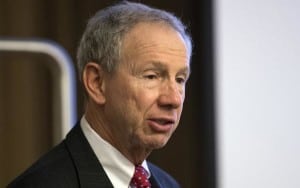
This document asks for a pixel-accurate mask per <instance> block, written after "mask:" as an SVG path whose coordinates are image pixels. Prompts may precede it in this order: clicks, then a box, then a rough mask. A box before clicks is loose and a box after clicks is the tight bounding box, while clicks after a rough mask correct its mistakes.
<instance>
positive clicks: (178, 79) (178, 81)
mask: <svg viewBox="0 0 300 188" xmlns="http://www.w3.org/2000/svg"><path fill="white" fill-rule="evenodd" d="M176 82H177V83H179V84H184V83H185V78H183V77H178V78H176Z"/></svg>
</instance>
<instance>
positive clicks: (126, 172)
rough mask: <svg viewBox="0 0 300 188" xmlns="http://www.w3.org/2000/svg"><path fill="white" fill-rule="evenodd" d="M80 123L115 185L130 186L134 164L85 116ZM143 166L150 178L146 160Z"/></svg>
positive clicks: (125, 187)
mask: <svg viewBox="0 0 300 188" xmlns="http://www.w3.org/2000/svg"><path fill="white" fill-rule="evenodd" d="M80 125H81V128H82V131H83V134H84V135H85V137H86V138H87V140H88V142H89V144H90V145H91V147H92V149H93V151H94V152H95V154H96V157H97V158H98V160H99V162H100V163H101V165H102V166H103V168H104V171H105V173H106V174H107V176H108V177H109V179H110V181H111V182H112V184H113V186H114V187H118V188H119V187H120V188H121V187H124V188H128V187H129V184H130V181H131V178H132V176H133V174H134V168H135V166H134V164H133V163H131V162H130V161H129V160H128V159H127V158H126V157H125V156H124V155H123V154H121V153H120V152H119V151H118V150H117V149H116V148H114V147H113V146H112V145H110V144H109V143H108V142H107V141H105V140H104V139H103V138H101V137H100V135H98V134H97V133H96V132H95V131H94V130H93V129H92V127H91V126H90V125H89V123H88V122H87V120H86V118H85V117H84V116H83V117H82V118H81V121H80ZM142 166H143V167H144V168H145V169H146V171H147V172H148V175H149V177H148V178H150V175H151V174H150V171H149V168H148V165H147V162H146V161H145V160H144V161H143V163H142Z"/></svg>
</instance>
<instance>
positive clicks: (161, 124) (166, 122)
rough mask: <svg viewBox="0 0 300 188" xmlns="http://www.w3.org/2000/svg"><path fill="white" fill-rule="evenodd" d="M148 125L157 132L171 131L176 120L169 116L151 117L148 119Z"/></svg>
mask: <svg viewBox="0 0 300 188" xmlns="http://www.w3.org/2000/svg"><path fill="white" fill-rule="evenodd" d="M148 125H149V126H150V127H151V129H152V130H153V131H155V132H169V131H170V130H171V129H172V127H173V126H174V125H175V121H174V120H172V119H169V118H151V119H148Z"/></svg>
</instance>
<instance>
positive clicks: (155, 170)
mask: <svg viewBox="0 0 300 188" xmlns="http://www.w3.org/2000/svg"><path fill="white" fill-rule="evenodd" d="M147 163H148V167H149V170H150V172H151V178H153V179H154V181H156V182H157V183H158V184H159V187H172V188H180V185H179V184H178V182H177V181H176V180H175V179H174V178H173V177H172V176H171V175H170V174H168V173H167V172H166V171H164V170H162V169H161V168H159V167H158V166H156V165H154V164H153V163H150V162H147ZM151 178H150V180H151Z"/></svg>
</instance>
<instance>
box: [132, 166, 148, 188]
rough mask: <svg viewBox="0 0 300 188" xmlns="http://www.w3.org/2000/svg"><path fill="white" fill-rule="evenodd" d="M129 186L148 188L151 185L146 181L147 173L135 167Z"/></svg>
mask: <svg viewBox="0 0 300 188" xmlns="http://www.w3.org/2000/svg"><path fill="white" fill-rule="evenodd" d="M130 185H131V186H132V187H134V188H150V187H151V184H150V182H149V180H148V173H147V171H146V170H145V169H144V168H143V167H142V166H141V165H137V166H135V171H134V175H133V177H132V179H131V183H130Z"/></svg>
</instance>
